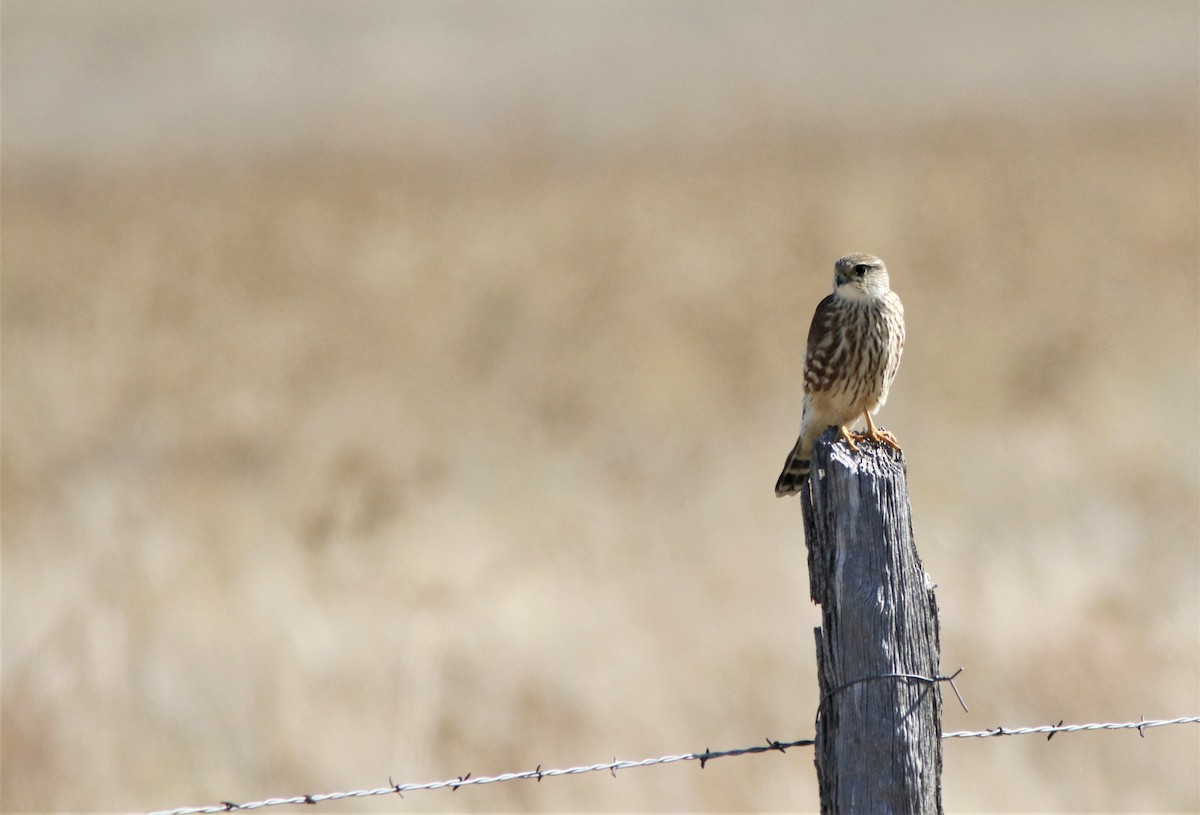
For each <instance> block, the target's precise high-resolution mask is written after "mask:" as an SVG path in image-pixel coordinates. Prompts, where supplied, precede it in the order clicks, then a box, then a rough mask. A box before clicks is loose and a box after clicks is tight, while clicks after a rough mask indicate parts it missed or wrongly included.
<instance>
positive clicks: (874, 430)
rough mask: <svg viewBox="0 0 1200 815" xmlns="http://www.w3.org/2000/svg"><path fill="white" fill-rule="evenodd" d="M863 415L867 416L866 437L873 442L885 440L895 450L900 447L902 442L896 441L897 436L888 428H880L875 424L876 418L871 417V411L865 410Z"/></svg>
mask: <svg viewBox="0 0 1200 815" xmlns="http://www.w3.org/2000/svg"><path fill="white" fill-rule="evenodd" d="M863 415H864V416H866V417H867V434H866V438H868V439H870V440H871V441H873V442H876V443H879V442H883V443H884V444H886V445H887V446H888V447H891V448H892V449H893V450H899V449H900V442H898V441H896V437H895V436H893V435H892V434H891V433H889V432H888V431H886V430H880V429H879V428H878V427H876V426H875V420H874V419H872V418H871V411H869V410H868V411H864V412H863Z"/></svg>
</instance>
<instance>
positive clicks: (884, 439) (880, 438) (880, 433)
mask: <svg viewBox="0 0 1200 815" xmlns="http://www.w3.org/2000/svg"><path fill="white" fill-rule="evenodd" d="M867 438H868V439H870V440H871V441H873V442H875V443H877V444H878V443H883V444H886V445H887V446H888V447H890V448H892V449H893V450H899V449H900V442H898V441H896V437H895V436H893V435H892V434H891V433H889V432H888V431H886V430H880V429H879V428H875V432H874V433H870V432H868V433H867Z"/></svg>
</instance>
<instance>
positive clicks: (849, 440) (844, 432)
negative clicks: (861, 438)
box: [838, 425, 858, 453]
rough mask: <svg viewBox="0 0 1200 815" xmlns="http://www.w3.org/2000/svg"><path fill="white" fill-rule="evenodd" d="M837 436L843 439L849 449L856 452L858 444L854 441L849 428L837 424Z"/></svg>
mask: <svg viewBox="0 0 1200 815" xmlns="http://www.w3.org/2000/svg"><path fill="white" fill-rule="evenodd" d="M838 438H839V439H845V440H846V444H848V445H849V446H850V449H851V450H853V451H854V452H856V453H857V452H858V445H857V444H855V443H854V434H853V433H851V432H850V428H848V427H846V426H845V425H839V426H838Z"/></svg>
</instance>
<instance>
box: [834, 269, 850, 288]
mask: <svg viewBox="0 0 1200 815" xmlns="http://www.w3.org/2000/svg"><path fill="white" fill-rule="evenodd" d="M833 281H834V284H835V286H840V285H842V284H843V283H849V282H850V278H848V277H846V276H845V275H844V274H842V273H841V272H835V273H834V275H833Z"/></svg>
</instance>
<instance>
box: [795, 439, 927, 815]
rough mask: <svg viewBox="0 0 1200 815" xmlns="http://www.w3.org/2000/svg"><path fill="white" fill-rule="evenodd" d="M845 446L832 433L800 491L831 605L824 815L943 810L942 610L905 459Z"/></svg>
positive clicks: (820, 587)
mask: <svg viewBox="0 0 1200 815" xmlns="http://www.w3.org/2000/svg"><path fill="white" fill-rule="evenodd" d="M834 438H835V436H834V431H833V429H832V428H831V429H830V430H828V431H826V433H825V434H824V435H823V436H821V439H820V440H819V441H818V442H817V444H816V445H815V447H814V449H813V457H812V475H811V477H810V478H809V480H808V483H807V484H806V485H805V487H804V489H803V491H802V492H801V502H802V504H803V509H804V534H805V538H806V540H807V543H808V572H809V580H810V584H811V591H812V599H813V601H814V602H816V603H819V604H820V606H821V627H820V628H817V629H816V638H817V670H818V673H819V677H820V691H821V701H820V704H819V707H818V711H817V726H816V745H815V754H816V765H817V781H818V784H819V786H820V793H821V812H822V813H845V815H850V813H854V815H858V813H941V812H942V791H941V775H942V742H941V732H942V697H941V689H940V687H939V685H938V683H937V681H936V678H937V676H938V655H939V646H938V612H937V601H936V600H935V599H934V594H933V586H932V582H931V581H930V580H929V579H928V577H927V576H926V574H925V569H924V567H923V566H922V565H921V558H920V557H919V556H918V555H917V549H916V545H915V544H914V542H913V534H912V508H911V507H910V505H909V501H908V485H907V481H906V479H905V467H904V457H903V456H902V455H901V454H899V453H896V452H894V451H892V450H891V449H890V448H887V447H883V446H882V445H878V446H877V445H875V444H872V443H871V442H862V443H860V444H859V445H858V447H859V452H858V453H857V454H856V453H853V452H851V450H850V449H849V447H848V446H847V445H846V444H845V443H844V442H838V443H833V440H834ZM899 674H904V675H905V676H898V675H899ZM922 678H923V679H922ZM930 679H932V680H935V681H932V682H931V681H926V680H930Z"/></svg>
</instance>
